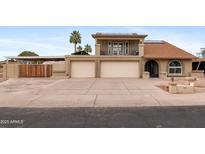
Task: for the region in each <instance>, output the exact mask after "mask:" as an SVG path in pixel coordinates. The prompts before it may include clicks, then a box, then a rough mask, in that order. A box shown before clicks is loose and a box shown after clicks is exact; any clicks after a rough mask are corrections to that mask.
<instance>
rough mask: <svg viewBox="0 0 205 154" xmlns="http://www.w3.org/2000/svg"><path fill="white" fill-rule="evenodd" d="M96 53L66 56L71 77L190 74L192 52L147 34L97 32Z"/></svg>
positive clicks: (181, 75) (182, 75) (94, 35)
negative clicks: (149, 38)
mask: <svg viewBox="0 0 205 154" xmlns="http://www.w3.org/2000/svg"><path fill="white" fill-rule="evenodd" d="M92 37H93V38H94V39H95V42H96V45H95V56H89V57H88V56H66V61H67V63H68V64H69V65H70V67H69V69H68V72H67V74H68V75H70V77H143V75H147V74H148V76H149V77H162V78H163V77H167V76H178V77H184V76H190V75H191V73H192V59H194V58H196V57H195V56H193V55H192V54H190V53H188V52H186V51H184V50H182V49H180V48H178V47H176V46H174V45H172V44H170V43H168V42H165V41H151V40H149V41H148V40H145V38H146V37H147V35H140V34H136V33H132V34H118V33H96V34H92ZM148 72H149V73H148Z"/></svg>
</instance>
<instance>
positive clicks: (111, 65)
mask: <svg viewBox="0 0 205 154" xmlns="http://www.w3.org/2000/svg"><path fill="white" fill-rule="evenodd" d="M101 77H110V78H112V77H113V78H114V77H135V78H136V77H137V78H138V77H139V62H101Z"/></svg>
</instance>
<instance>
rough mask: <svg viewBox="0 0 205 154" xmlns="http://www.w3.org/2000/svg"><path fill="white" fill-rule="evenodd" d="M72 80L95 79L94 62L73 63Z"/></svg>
mask: <svg viewBox="0 0 205 154" xmlns="http://www.w3.org/2000/svg"><path fill="white" fill-rule="evenodd" d="M71 77H72V78H90V77H95V63H94V62H86V61H83V62H71Z"/></svg>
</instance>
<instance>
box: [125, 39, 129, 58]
mask: <svg viewBox="0 0 205 154" xmlns="http://www.w3.org/2000/svg"><path fill="white" fill-rule="evenodd" d="M128 54H129V43H128V42H125V55H128Z"/></svg>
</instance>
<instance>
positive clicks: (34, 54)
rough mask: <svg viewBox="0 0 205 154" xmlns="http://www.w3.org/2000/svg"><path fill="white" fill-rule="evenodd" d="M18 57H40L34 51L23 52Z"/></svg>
mask: <svg viewBox="0 0 205 154" xmlns="http://www.w3.org/2000/svg"><path fill="white" fill-rule="evenodd" d="M18 56H39V55H38V54H37V53H35V52H32V51H22V52H21V53H20V54H19V55H18Z"/></svg>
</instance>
